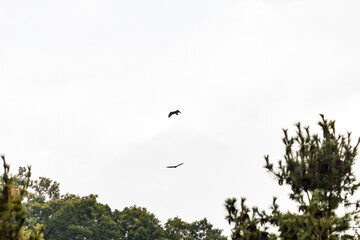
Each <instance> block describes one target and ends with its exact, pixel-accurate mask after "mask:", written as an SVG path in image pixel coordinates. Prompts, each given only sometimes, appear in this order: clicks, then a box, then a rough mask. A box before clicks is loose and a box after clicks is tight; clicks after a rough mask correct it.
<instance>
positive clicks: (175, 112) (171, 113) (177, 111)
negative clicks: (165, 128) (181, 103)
mask: <svg viewBox="0 0 360 240" xmlns="http://www.w3.org/2000/svg"><path fill="white" fill-rule="evenodd" d="M179 113H181V112H180V111H179V110H176V111H173V112H170V113H169V117H171V116H172V115H174V114H175V115H179Z"/></svg>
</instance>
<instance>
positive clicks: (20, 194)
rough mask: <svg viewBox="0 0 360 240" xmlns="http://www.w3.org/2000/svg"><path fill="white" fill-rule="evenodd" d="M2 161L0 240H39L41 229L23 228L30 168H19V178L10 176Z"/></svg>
mask: <svg viewBox="0 0 360 240" xmlns="http://www.w3.org/2000/svg"><path fill="white" fill-rule="evenodd" d="M1 158H2V160H3V167H4V173H3V175H2V176H1V182H0V192H1V195H0V240H2V239H4V240H5V239H6V240H12V239H16V240H18V239H32V240H36V239H37V240H41V239H43V238H42V233H41V227H38V228H37V229H36V230H35V231H29V230H28V229H26V228H24V226H23V224H24V222H25V220H26V210H25V207H24V204H23V200H24V198H25V197H26V196H27V188H28V187H29V185H30V176H31V168H30V167H28V168H21V176H20V175H18V176H11V175H10V174H9V170H10V166H9V165H8V164H7V163H6V161H5V156H3V155H2V156H1ZM19 174H20V173H19Z"/></svg>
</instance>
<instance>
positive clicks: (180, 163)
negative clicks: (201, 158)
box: [167, 163, 184, 168]
mask: <svg viewBox="0 0 360 240" xmlns="http://www.w3.org/2000/svg"><path fill="white" fill-rule="evenodd" d="M183 164H184V163H180V164H178V165H175V166H167V168H177V167H178V166H181V165H183Z"/></svg>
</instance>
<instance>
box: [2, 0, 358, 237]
mask: <svg viewBox="0 0 360 240" xmlns="http://www.w3.org/2000/svg"><path fill="white" fill-rule="evenodd" d="M359 11H360V2H359V1H357V0H354V1H332V0H326V1H325V0H324V1H316V0H315V1H314V0H311V1H310V0H271V1H270V0H269V1H265V0H264V1H261V0H221V1H220V0H218V1H214V0H197V1H194V0H181V1H174V0H152V1H144V0H143V1H140V0H137V1H110V0H106V1H104V0H101V1H100V0H98V1H95V0H62V1H47V0H42V1H26V0H19V1H1V3H0V153H1V154H5V155H6V157H7V161H8V162H9V163H10V164H11V167H12V168H11V169H12V171H13V172H16V171H17V168H18V166H25V165H32V167H33V175H34V177H38V176H45V177H49V178H51V179H53V180H55V181H57V182H60V187H61V192H62V193H67V192H69V193H75V194H79V195H81V196H83V195H87V194H90V193H94V194H98V195H99V198H98V200H99V201H100V202H101V203H104V204H109V205H110V207H111V208H112V209H115V208H116V209H119V210H122V209H123V208H124V207H128V206H131V205H134V204H136V205H138V206H143V207H146V208H147V209H148V210H149V211H150V212H152V213H154V214H155V215H156V216H157V217H158V218H159V219H160V220H161V221H162V223H165V221H166V220H167V219H168V218H172V217H175V216H179V217H180V218H182V219H183V220H185V221H189V222H190V221H194V220H200V219H202V218H204V217H207V218H208V220H209V221H210V222H211V223H213V224H214V225H215V227H217V228H222V229H224V230H225V233H226V234H229V232H230V227H229V226H228V225H227V223H226V221H225V219H224V217H225V214H226V212H225V208H224V201H225V200H226V198H229V197H237V198H240V197H241V196H245V197H247V199H248V204H249V205H250V206H253V205H257V206H259V207H261V208H267V207H268V206H269V205H270V204H271V201H272V196H274V195H277V196H279V197H280V203H281V205H282V206H283V208H284V209H286V208H287V207H290V205H288V199H287V194H288V189H287V188H286V187H285V188H284V187H282V188H280V187H278V186H277V183H276V182H275V181H273V178H272V177H271V176H270V175H269V174H268V173H266V171H265V169H263V165H264V159H263V156H264V155H265V154H270V158H271V159H272V160H273V161H277V160H278V159H279V158H281V156H282V154H283V150H284V148H283V145H282V141H281V138H282V130H281V129H282V128H289V129H294V127H293V126H294V123H296V122H297V121H301V122H302V123H303V124H304V125H310V128H311V129H312V130H313V131H318V130H319V128H318V127H317V125H316V123H317V122H318V121H319V120H320V117H319V113H323V114H325V116H326V117H327V118H329V119H334V120H336V122H337V126H338V129H339V132H343V133H346V131H348V130H349V131H352V132H353V136H354V138H357V137H359V136H360V126H359V122H360V113H359V103H360V81H359V80H360V70H359V66H360V30H359V23H360V15H359ZM176 109H179V110H180V111H181V112H182V114H181V115H179V116H173V117H171V118H168V117H167V115H168V113H169V112H170V111H172V110H176ZM181 162H184V165H182V166H181V167H179V168H177V169H167V168H166V166H167V165H171V164H178V163H181Z"/></svg>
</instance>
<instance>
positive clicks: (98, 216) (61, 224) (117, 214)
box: [26, 194, 227, 240]
mask: <svg viewBox="0 0 360 240" xmlns="http://www.w3.org/2000/svg"><path fill="white" fill-rule="evenodd" d="M96 198H97V196H96V195H89V196H85V197H79V196H76V195H71V194H67V195H64V196H60V197H59V198H57V199H49V200H48V201H43V199H44V198H41V197H33V198H29V201H28V203H27V209H28V220H27V222H26V225H27V227H28V229H31V230H35V229H36V226H43V227H44V238H45V239H46V240H51V239H124V240H125V239H126V240H161V239H162V240H165V239H169V240H176V239H181V240H183V239H184V240H185V239H187V240H226V239H227V238H226V237H224V236H222V235H221V233H222V230H219V229H214V228H213V226H212V225H211V224H210V223H209V222H208V221H207V220H206V219H203V220H201V221H195V222H193V223H191V224H190V223H186V222H184V221H182V220H181V219H180V218H174V219H169V220H168V221H167V223H166V224H165V227H163V226H162V225H161V223H160V221H159V220H158V219H157V218H156V217H155V215H154V214H153V213H150V212H148V211H147V210H146V208H142V207H137V206H132V207H126V208H124V209H123V210H122V211H119V210H115V211H111V209H110V208H109V206H107V205H103V204H101V203H98V202H97V200H96Z"/></svg>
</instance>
